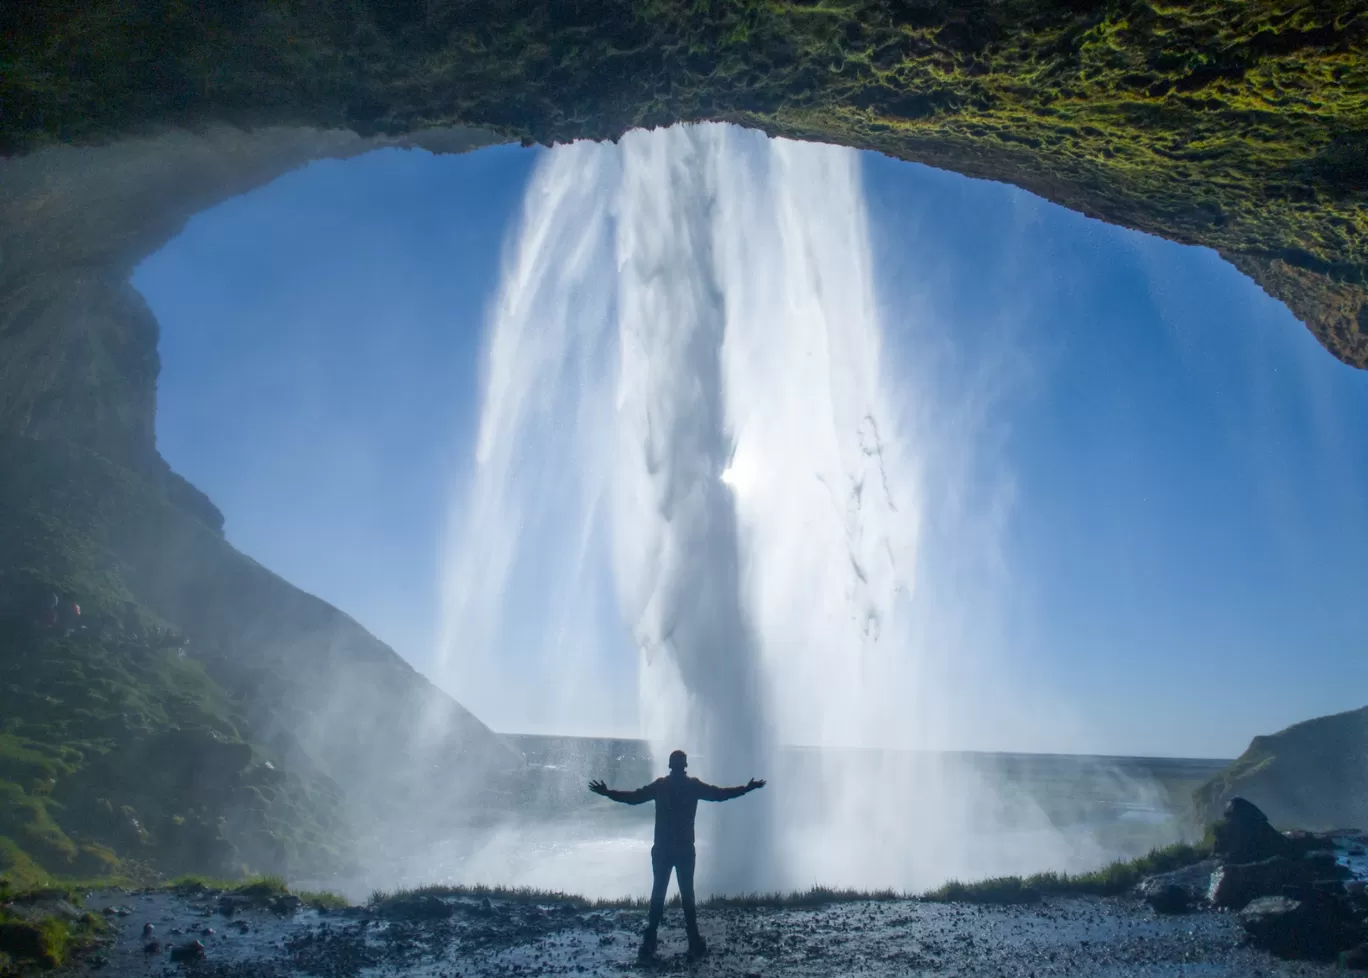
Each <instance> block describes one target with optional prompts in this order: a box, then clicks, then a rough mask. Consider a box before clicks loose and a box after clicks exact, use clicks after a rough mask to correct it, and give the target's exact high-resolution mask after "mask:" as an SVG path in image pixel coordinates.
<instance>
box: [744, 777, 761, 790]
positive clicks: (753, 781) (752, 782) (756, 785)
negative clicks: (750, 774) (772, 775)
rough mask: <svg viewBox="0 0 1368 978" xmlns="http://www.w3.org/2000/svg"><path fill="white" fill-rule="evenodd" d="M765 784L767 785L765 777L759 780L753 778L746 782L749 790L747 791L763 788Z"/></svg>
mask: <svg viewBox="0 0 1368 978" xmlns="http://www.w3.org/2000/svg"><path fill="white" fill-rule="evenodd" d="M764 786H765V779H764V778H761V779H760V780H759V781H757V780H756V779H755V778H751V779H750V781H749V782H748V783H747V784H746V790H747V791H755V790H756V789H757V788H763V787H764Z"/></svg>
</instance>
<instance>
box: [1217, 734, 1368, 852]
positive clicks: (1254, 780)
mask: <svg viewBox="0 0 1368 978" xmlns="http://www.w3.org/2000/svg"><path fill="white" fill-rule="evenodd" d="M1365 745H1368V707H1364V708H1362V709H1358V710H1350V711H1348V712H1346V713H1336V714H1333V715H1332V716H1327V717H1317V718H1316V719H1314V720H1306V721H1304V722H1302V723H1296V724H1293V725H1292V726H1290V727H1288V728H1287V729H1286V730H1282V731H1279V732H1278V733H1275V734H1269V735H1267V736H1261V737H1255V738H1254V739H1253V740H1252V741H1251V742H1250V744H1249V748H1248V749H1247V750H1246V751H1245V752H1244V753H1243V754H1241V755H1240V756H1239V757H1238V758H1237V759H1236V760H1235V762H1234V763H1233V764H1231V765H1230V767H1228V768H1226V769H1225V770H1224V771H1222V772H1221V773H1220V774H1218V775H1216V777H1214V778H1212V779H1211V780H1210V781H1208V782H1207V783H1206V784H1204V785H1202V786H1201V787H1200V788H1198V789H1197V792H1196V793H1195V795H1194V796H1193V797H1194V802H1195V811H1196V816H1197V818H1198V819H1199V820H1202V821H1206V822H1211V821H1215V820H1216V819H1217V818H1219V817H1220V816H1221V813H1222V811H1223V809H1224V808H1225V804H1226V802H1227V801H1229V800H1230V799H1231V798H1233V797H1236V796H1239V797H1241V798H1244V799H1246V800H1248V801H1251V802H1253V803H1254V804H1255V805H1257V806H1259V808H1261V809H1262V810H1263V812H1264V814H1266V815H1267V816H1268V819H1269V821H1270V822H1272V823H1273V824H1274V825H1276V826H1278V827H1279V828H1282V829H1306V830H1309V831H1329V830H1332V829H1359V830H1368V754H1365V749H1364V748H1365Z"/></svg>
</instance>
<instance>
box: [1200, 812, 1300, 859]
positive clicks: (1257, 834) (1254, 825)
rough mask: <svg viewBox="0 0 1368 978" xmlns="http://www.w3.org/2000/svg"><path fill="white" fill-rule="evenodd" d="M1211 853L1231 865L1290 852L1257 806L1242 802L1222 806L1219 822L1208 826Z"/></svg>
mask: <svg viewBox="0 0 1368 978" xmlns="http://www.w3.org/2000/svg"><path fill="white" fill-rule="evenodd" d="M1211 832H1212V839H1213V842H1212V847H1211V848H1212V852H1214V853H1215V854H1216V855H1217V856H1219V857H1220V858H1221V859H1223V860H1225V861H1227V862H1232V863H1254V862H1260V861H1262V860H1264V859H1271V858H1272V857H1274V856H1287V855H1291V854H1292V852H1293V847H1292V845H1291V843H1289V842H1288V840H1287V839H1286V838H1285V837H1284V836H1283V835H1282V833H1280V832H1279V831H1278V830H1277V829H1275V828H1273V826H1271V825H1269V824H1268V817H1267V816H1266V815H1264V813H1263V812H1262V811H1260V810H1259V808H1258V806H1257V805H1254V804H1253V803H1252V802H1249V801H1246V800H1245V799H1244V798H1232V799H1230V800H1229V801H1228V802H1226V806H1225V812H1224V814H1223V816H1222V818H1221V820H1220V821H1219V822H1217V823H1215V825H1213V826H1212V829H1211Z"/></svg>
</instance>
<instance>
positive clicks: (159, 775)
mask: <svg viewBox="0 0 1368 978" xmlns="http://www.w3.org/2000/svg"><path fill="white" fill-rule="evenodd" d="M0 468H3V470H4V471H5V472H6V473H7V477H6V479H5V480H2V481H0V838H3V839H5V840H7V843H0V861H3V864H9V865H8V866H6V871H7V872H10V873H11V875H13V876H15V877H22V879H23V880H25V881H27V882H32V881H34V880H37V879H41V878H43V877H95V876H112V875H120V874H123V875H130V876H134V877H138V878H146V876H147V875H149V874H148V873H147V872H146V869H148V868H150V869H151V870H152V871H153V873H161V874H174V873H178V872H186V871H201V872H202V871H206V870H207V871H210V872H213V873H219V874H222V873H224V872H229V873H231V872H244V873H247V872H250V871H252V870H283V869H285V868H287V867H288V866H289V865H290V864H291V860H303V861H308V860H312V861H313V865H326V859H327V858H328V852H329V851H330V849H331V847H332V846H333V845H335V843H334V841H333V837H332V836H331V835H330V832H331V831H332V830H330V829H329V828H328V827H327V826H326V824H324V823H325V822H327V823H332V824H335V822H336V818H335V815H333V814H332V812H331V811H330V810H329V809H328V807H326V806H328V805H330V804H335V803H336V801H335V796H334V795H331V794H328V793H327V792H324V793H323V794H322V795H321V797H316V789H315V788H314V787H313V786H311V785H309V784H308V783H305V782H301V780H300V779H299V778H298V777H297V776H296V775H294V774H293V773H292V772H289V771H286V770H284V769H282V768H281V767H280V766H279V765H274V766H272V767H267V766H266V762H267V761H268V760H269V759H270V758H271V757H272V756H273V755H272V754H271V753H270V752H269V751H266V750H264V749H262V748H260V747H258V746H254V745H253V744H252V742H251V741H250V736H251V731H250V729H249V727H248V725H247V723H246V721H245V720H244V719H243V714H244V712H245V707H244V705H243V704H242V702H241V700H240V698H239V696H238V695H237V694H235V693H234V692H232V691H230V689H229V688H227V687H226V686H225V685H223V684H222V683H220V682H219V681H218V680H217V679H216V678H214V677H213V676H211V675H210V674H209V673H208V672H207V671H206V667H205V664H204V662H203V661H200V659H199V658H197V657H196V656H194V655H186V654H184V650H183V649H182V647H181V646H182V639H181V638H180V637H179V636H177V635H176V634H175V632H174V630H173V629H171V628H170V626H168V625H167V623H166V622H165V621H163V620H162V619H160V618H159V617H158V616H157V615H155V614H154V613H152V612H151V611H149V610H148V609H147V608H145V607H143V606H142V605H141V604H139V603H138V602H136V601H134V600H133V599H132V598H131V597H130V592H129V591H128V590H127V588H126V587H125V583H124V582H125V580H126V579H127V576H128V575H129V574H130V573H132V572H133V570H132V569H131V568H130V566H129V564H130V560H134V561H136V560H141V559H142V557H141V556H140V554H141V553H142V552H143V551H147V550H149V549H150V550H153V551H155V550H157V549H159V548H160V546H164V545H166V543H165V541H166V540H167V533H166V529H165V527H166V525H167V524H168V523H169V524H170V525H172V526H177V525H182V524H183V525H187V526H189V527H191V529H190V530H189V531H188V532H205V533H208V532H210V531H208V530H205V529H204V527H203V526H202V525H201V524H199V523H198V522H197V521H196V520H195V519H194V518H193V517H191V516H187V515H183V514H178V511H177V510H176V509H175V507H174V506H173V505H172V504H171V502H170V500H169V499H168V497H167V496H166V494H165V493H164V492H162V491H160V489H159V487H158V486H157V485H156V484H154V483H149V482H148V481H146V480H144V479H142V478H140V477H138V476H136V475H134V474H133V473H131V472H128V471H127V470H124V469H121V468H120V467H118V466H116V465H113V464H112V463H110V462H108V461H106V460H104V459H101V458H99V457H98V456H95V455H93V454H91V453H89V452H85V451H83V450H81V449H76V448H73V447H71V446H67V445H62V444H60V443H53V442H37V441H32V440H29V439H21V438H0ZM178 521H179V522H178ZM194 527H198V528H199V529H198V530H195V529H193V528H194ZM158 540H160V541H162V543H160V544H159V543H158V542H157V541H158ZM131 541H138V542H137V543H135V542H131ZM53 593H56V594H59V595H62V596H63V600H64V601H71V600H78V601H79V603H80V605H81V611H82V613H81V616H80V623H79V624H80V626H81V627H79V628H75V629H74V630H73V629H71V628H69V627H67V626H66V625H65V624H58V625H57V626H55V627H48V626H45V625H44V624H43V623H42V618H43V614H44V610H45V608H46V606H47V602H48V601H50V596H51V595H52V594H53ZM202 654H203V650H201V655H202ZM227 671H228V673H229V674H230V675H231V668H230V667H229V668H228V669H227ZM325 787H326V786H325ZM266 789H269V791H267V790H266ZM268 795H269V797H268ZM320 803H321V804H320ZM320 816H322V818H320ZM125 861H130V862H129V866H128V867H125V866H124V865H123V863H124V862H125Z"/></svg>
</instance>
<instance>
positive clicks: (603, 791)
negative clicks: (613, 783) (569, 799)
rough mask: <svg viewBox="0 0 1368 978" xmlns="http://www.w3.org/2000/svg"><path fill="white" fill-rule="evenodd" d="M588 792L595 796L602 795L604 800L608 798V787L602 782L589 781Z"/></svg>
mask: <svg viewBox="0 0 1368 978" xmlns="http://www.w3.org/2000/svg"><path fill="white" fill-rule="evenodd" d="M589 790H590V791H592V792H593V793H594V794H596V795H603V796H604V797H605V798H606V797H608V786H607V785H606V784H604V783H603V782H602V781H590V782H589Z"/></svg>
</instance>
